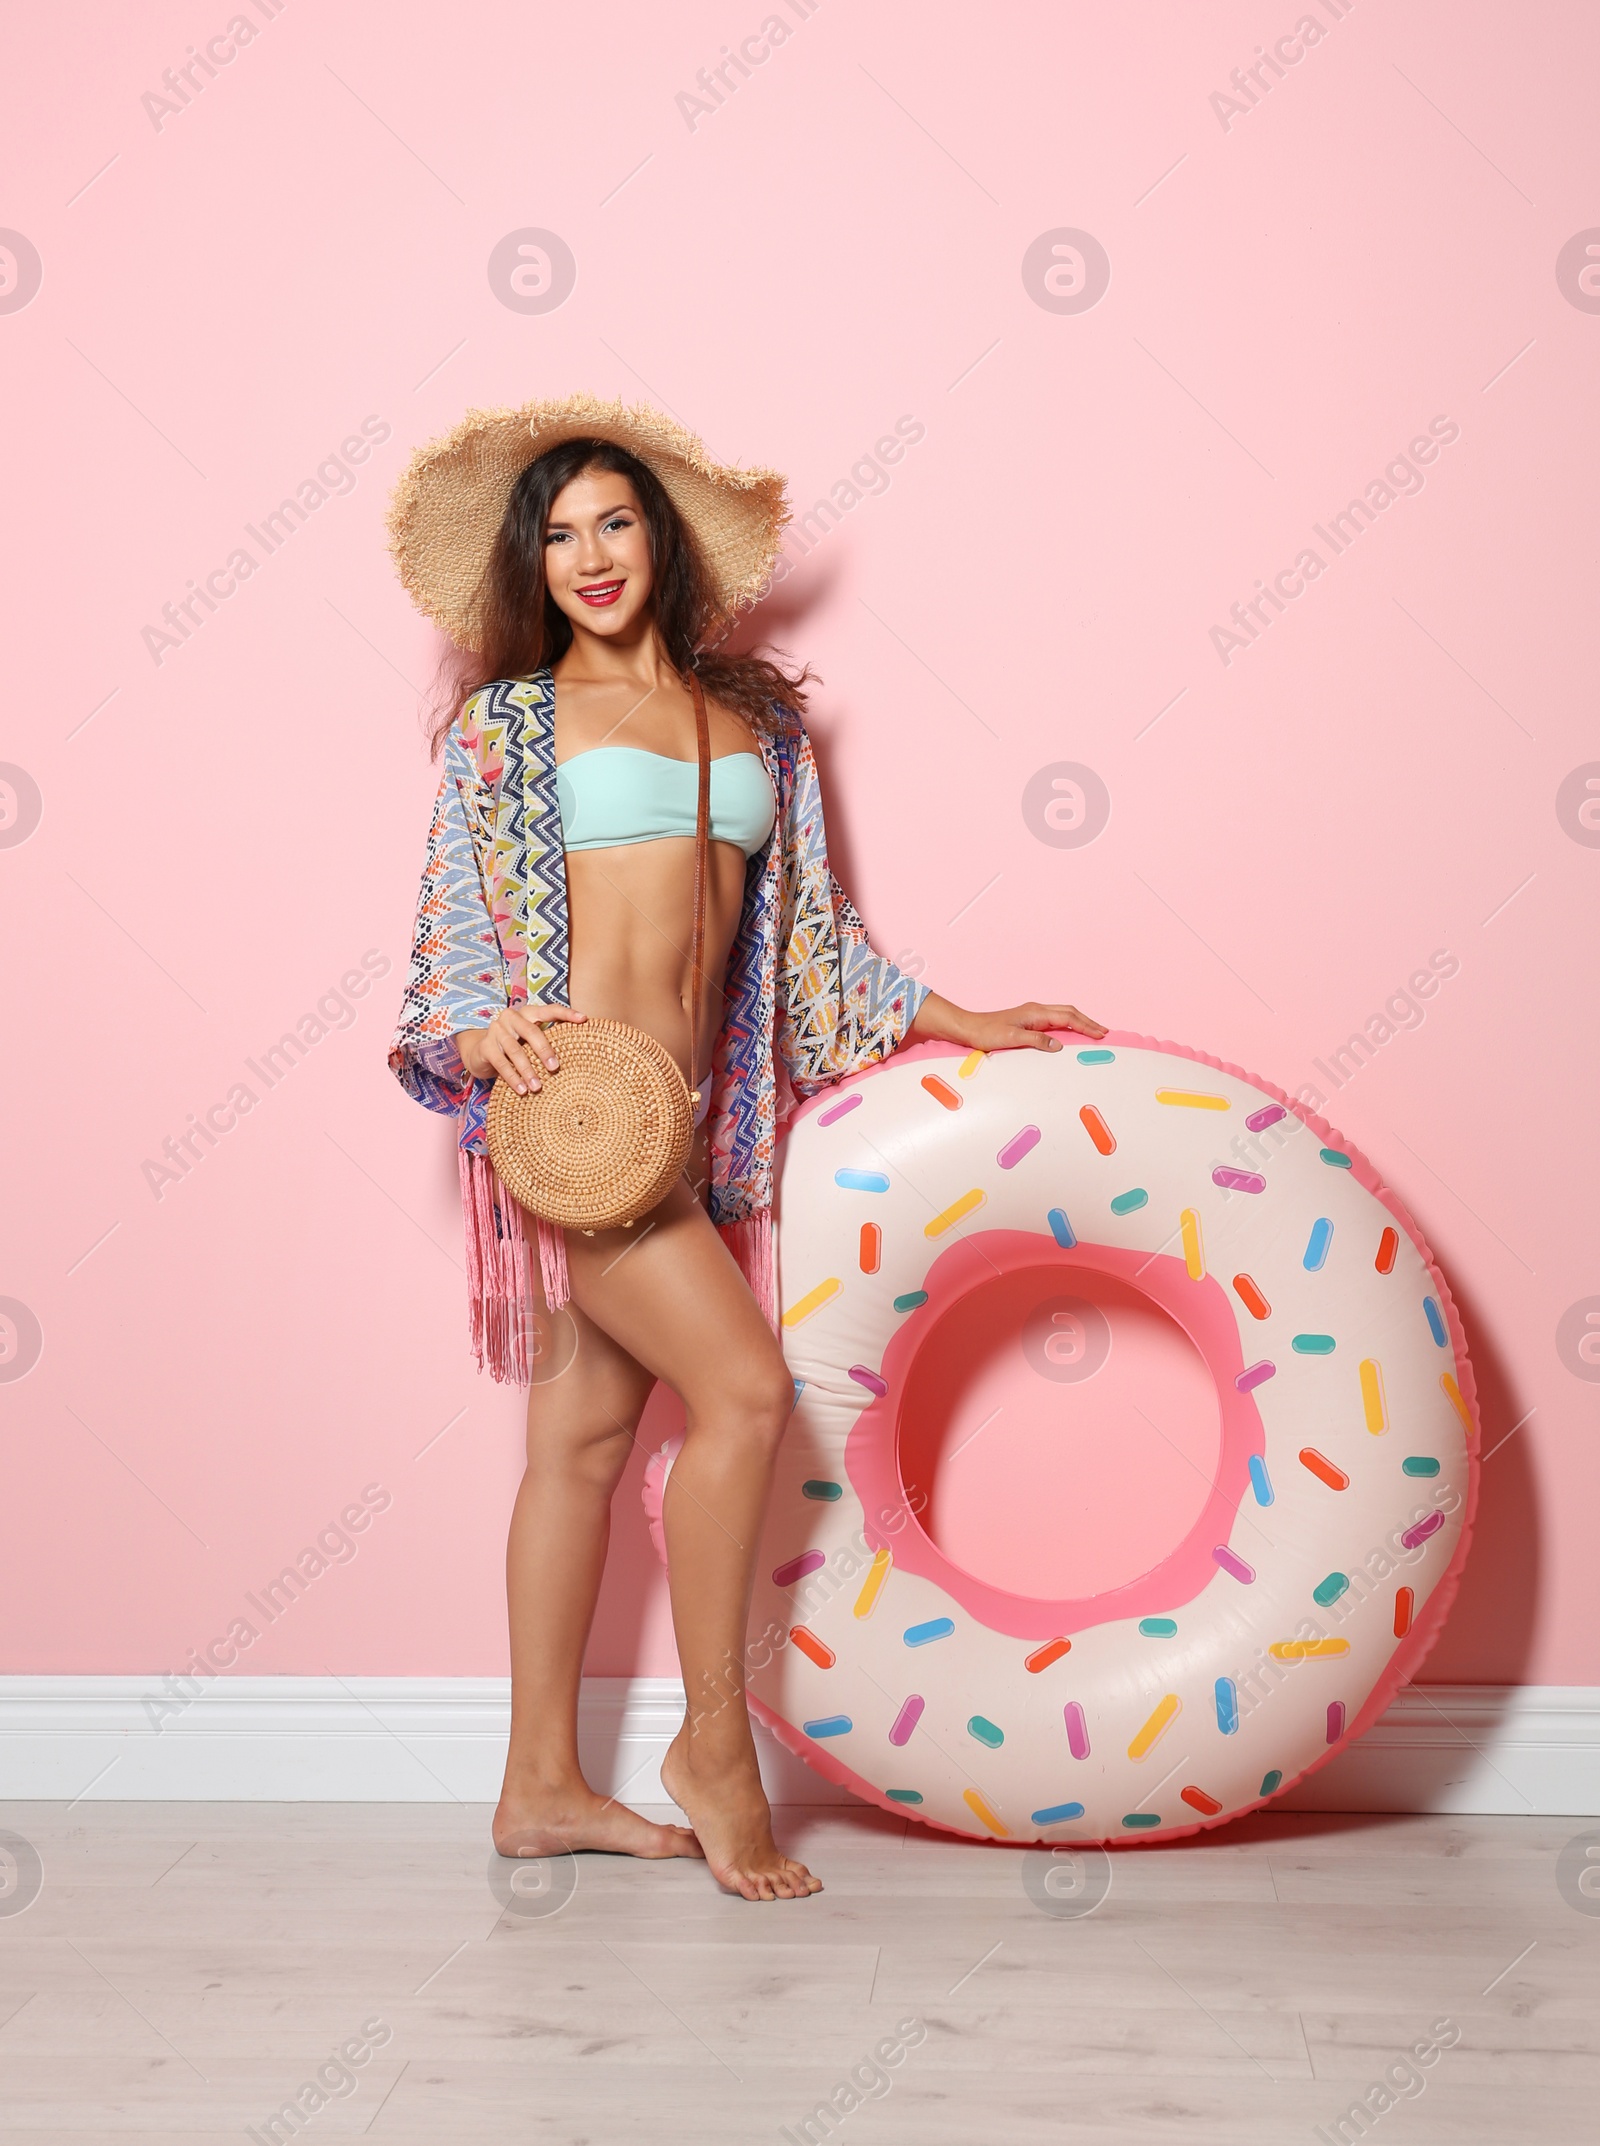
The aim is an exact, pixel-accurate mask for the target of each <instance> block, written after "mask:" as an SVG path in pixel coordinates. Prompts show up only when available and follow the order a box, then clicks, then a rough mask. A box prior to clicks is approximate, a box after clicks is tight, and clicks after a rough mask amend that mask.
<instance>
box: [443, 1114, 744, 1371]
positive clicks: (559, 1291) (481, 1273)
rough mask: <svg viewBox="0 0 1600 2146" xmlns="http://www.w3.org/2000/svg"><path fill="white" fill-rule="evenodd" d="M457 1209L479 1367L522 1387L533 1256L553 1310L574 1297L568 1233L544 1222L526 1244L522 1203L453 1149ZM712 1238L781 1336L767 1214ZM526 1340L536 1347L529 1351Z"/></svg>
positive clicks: (487, 1168)
mask: <svg viewBox="0 0 1600 2146" xmlns="http://www.w3.org/2000/svg"><path fill="white" fill-rule="evenodd" d="M457 1152H458V1154H459V1158H460V1169H461V1207H462V1213H463V1216H464V1219H465V1223H466V1245H467V1310H468V1316H469V1319H470V1322H471V1329H472V1352H473V1355H474V1357H475V1358H476V1360H477V1365H478V1369H479V1370H480V1371H487V1372H488V1373H489V1375H490V1377H491V1378H494V1379H498V1380H499V1381H500V1382H501V1384H502V1385H515V1386H526V1385H527V1384H528V1383H529V1381H530V1377H531V1371H532V1360H533V1356H534V1355H536V1354H537V1341H538V1334H537V1326H536V1321H537V1317H538V1307H537V1304H536V1302H535V1298H534V1292H533V1264H534V1258H535V1254H536V1253H537V1258H538V1265H539V1280H540V1282H541V1284H542V1285H543V1290H544V1300H545V1302H546V1304H548V1305H549V1306H550V1308H551V1309H552V1310H554V1309H555V1308H556V1307H557V1306H558V1305H562V1304H565V1303H566V1302H567V1300H568V1298H569V1297H570V1296H571V1294H572V1285H571V1282H570V1280H569V1278H568V1274H567V1245H566V1235H565V1233H564V1232H563V1231H562V1230H561V1229H560V1228H559V1227H558V1226H557V1225H556V1224H554V1223H550V1222H546V1221H545V1220H544V1218H543V1217H542V1216H541V1217H540V1218H539V1219H538V1223H537V1228H536V1230H535V1237H534V1242H533V1243H532V1244H530V1243H529V1241H528V1235H527V1231H526V1229H525V1227H524V1210H523V1207H522V1203H521V1202H520V1201H519V1200H517V1199H516V1198H514V1197H513V1195H512V1194H511V1193H509V1192H508V1191H507V1190H506V1188H505V1186H504V1185H503V1184H502V1183H501V1182H500V1179H499V1177H498V1176H497V1175H496V1173H495V1168H494V1165H493V1163H492V1162H490V1160H489V1158H488V1156H487V1155H478V1154H474V1153H473V1152H472V1150H471V1149H470V1148H461V1149H459V1150H458V1151H457ZM717 1234H718V1235H719V1236H720V1237H721V1239H722V1241H723V1243H724V1244H725V1245H726V1246H727V1247H728V1250H729V1251H730V1252H731V1253H732V1254H733V1257H734V1260H735V1261H736V1263H737V1265H738V1268H739V1271H740V1273H741V1274H742V1275H743V1276H744V1278H745V1280H746V1281H747V1282H748V1283H749V1285H750V1291H751V1294H752V1295H753V1296H754V1298H755V1300H756V1302H757V1303H758V1304H759V1305H760V1306H761V1311H762V1315H763V1317H764V1318H765V1319H766V1322H767V1324H768V1325H769V1326H770V1327H771V1328H772V1329H773V1331H774V1332H776V1331H777V1330H778V1290H777V1273H776V1262H775V1258H774V1247H773V1242H772V1211H771V1209H770V1208H762V1209H761V1210H760V1211H759V1212H758V1213H756V1214H753V1215H749V1216H747V1217H746V1218H745V1219H744V1220H743V1221H741V1222H721V1223H718V1225H717ZM530 1337H532V1338H533V1340H534V1343H535V1346H534V1348H533V1349H532V1350H531V1351H530V1347H529V1342H530Z"/></svg>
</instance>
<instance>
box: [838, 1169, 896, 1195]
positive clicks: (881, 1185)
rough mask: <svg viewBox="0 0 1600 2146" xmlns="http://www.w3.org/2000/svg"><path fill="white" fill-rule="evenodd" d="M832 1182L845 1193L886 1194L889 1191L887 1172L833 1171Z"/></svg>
mask: <svg viewBox="0 0 1600 2146" xmlns="http://www.w3.org/2000/svg"><path fill="white" fill-rule="evenodd" d="M833 1181H834V1183H835V1184H836V1185H840V1186H842V1187H843V1188H844V1190H845V1191H846V1192H887V1191H888V1189H889V1173H888V1171H887V1170H835V1171H834V1173H833Z"/></svg>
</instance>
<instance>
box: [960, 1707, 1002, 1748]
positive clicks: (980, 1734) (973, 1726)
mask: <svg viewBox="0 0 1600 2146" xmlns="http://www.w3.org/2000/svg"><path fill="white" fill-rule="evenodd" d="M967 1734H968V1735H969V1736H975V1737H976V1738H977V1740H978V1742H979V1743H980V1744H987V1745H988V1746H989V1749H990V1750H991V1751H998V1750H999V1748H1000V1746H1001V1745H1002V1744H1003V1743H1004V1742H1005V1740H1006V1732H1005V1730H1004V1729H997V1728H996V1727H995V1725H994V1723H993V1722H992V1721H987V1720H985V1719H984V1717H983V1715H982V1714H974V1715H973V1717H972V1719H971V1720H970V1721H969V1722H968V1723H967Z"/></svg>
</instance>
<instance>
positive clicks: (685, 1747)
mask: <svg viewBox="0 0 1600 2146" xmlns="http://www.w3.org/2000/svg"><path fill="white" fill-rule="evenodd" d="M661 1785H662V1787H663V1788H664V1789H665V1790H666V1792H667V1794H668V1795H669V1796H670V1797H671V1798H672V1800H673V1802H674V1803H675V1804H676V1805H677V1806H678V1808H679V1810H680V1811H682V1812H683V1814H684V1816H685V1817H686V1818H687V1819H688V1820H689V1822H690V1824H691V1825H692V1826H693V1827H694V1832H695V1837H696V1838H697V1839H698V1841H699V1843H700V1852H701V1854H702V1855H704V1857H705V1859H706V1861H707V1863H708V1864H709V1865H710V1866H711V1874H712V1876H713V1877H714V1878H715V1879H716V1881H717V1883H718V1884H719V1885H724V1886H726V1887H727V1888H728V1890H729V1891H730V1892H735V1893H739V1894H742V1895H743V1897H744V1898H745V1899H746V1900H804V1899H807V1898H808V1897H809V1896H810V1895H811V1894H812V1893H820V1892H821V1890H822V1880H821V1879H820V1878H814V1877H813V1876H812V1875H811V1873H810V1871H809V1870H807V1868H806V1866H805V1865H804V1863H797V1862H795V1860H794V1858H793V1857H792V1856H787V1855H785V1854H784V1853H783V1852H782V1850H781V1849H779V1848H778V1847H777V1846H776V1844H775V1843H774V1841H773V1838H772V1812H771V1809H770V1807H769V1806H768V1803H767V1798H766V1793H765V1791H764V1790H763V1788H762V1786H761V1775H760V1772H759V1770H758V1769H757V1766H756V1758H755V1752H754V1750H751V1751H750V1752H749V1753H748V1756H739V1755H734V1756H732V1757H731V1758H726V1759H725V1758H723V1757H722V1756H721V1755H720V1754H719V1756H718V1760H717V1763H716V1764H715V1766H713V1765H712V1764H711V1763H710V1761H709V1757H708V1755H707V1754H705V1753H702V1754H701V1755H700V1757H699V1760H698V1763H697V1762H696V1751H695V1743H694V1740H693V1739H692V1738H691V1736H690V1734H689V1724H688V1722H687V1721H685V1723H684V1725H683V1727H682V1728H681V1729H680V1730H679V1731H678V1733H677V1735H676V1736H675V1737H674V1738H673V1739H672V1742H671V1744H670V1746H669V1747H668V1750H667V1755H666V1757H665V1758H664V1759H663V1760H662V1761H661Z"/></svg>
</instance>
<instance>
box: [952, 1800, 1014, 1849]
mask: <svg viewBox="0 0 1600 2146" xmlns="http://www.w3.org/2000/svg"><path fill="white" fill-rule="evenodd" d="M961 1800H962V1802H963V1803H964V1804H965V1805H966V1807H967V1809H968V1810H969V1811H971V1813H972V1815H973V1816H974V1818H976V1819H978V1820H979V1821H980V1823H981V1824H983V1825H986V1826H987V1827H988V1829H989V1831H990V1832H991V1833H992V1834H994V1835H995V1837H996V1838H997V1839H998V1840H1009V1839H1010V1838H1011V1836H1010V1834H1009V1833H1007V1831H1006V1829H1005V1827H1004V1826H1003V1825H1002V1824H1001V1823H1000V1821H999V1819H998V1818H996V1816H995V1815H994V1812H993V1811H991V1810H990V1808H989V1806H988V1804H986V1803H985V1802H984V1800H983V1798H982V1797H981V1796H980V1795H979V1794H978V1791H977V1790H976V1789H975V1788H964V1789H963V1790H962V1791H961Z"/></svg>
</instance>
